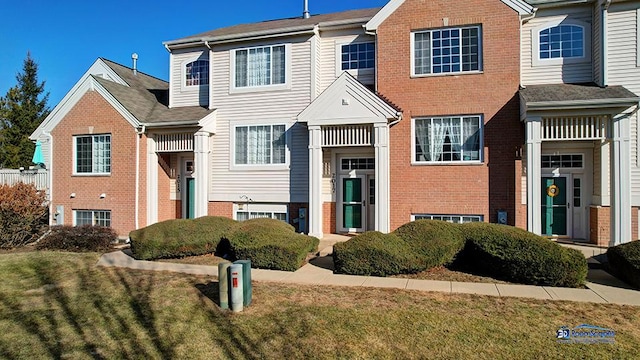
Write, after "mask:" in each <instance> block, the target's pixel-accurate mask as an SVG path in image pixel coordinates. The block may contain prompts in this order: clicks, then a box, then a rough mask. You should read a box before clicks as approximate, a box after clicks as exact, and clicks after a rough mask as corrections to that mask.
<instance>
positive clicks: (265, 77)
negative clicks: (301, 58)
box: [235, 45, 287, 88]
mask: <svg viewBox="0 0 640 360" xmlns="http://www.w3.org/2000/svg"><path fill="white" fill-rule="evenodd" d="M286 58H287V57H286V47H285V46H284V45H276V46H263V47H254V48H247V49H239V50H235V87H237V88H243V87H252V86H268V85H277V84H285V83H286Z"/></svg>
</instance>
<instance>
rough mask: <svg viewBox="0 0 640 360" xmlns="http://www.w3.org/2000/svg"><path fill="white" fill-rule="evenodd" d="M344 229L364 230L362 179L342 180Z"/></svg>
mask: <svg viewBox="0 0 640 360" xmlns="http://www.w3.org/2000/svg"><path fill="white" fill-rule="evenodd" d="M342 227H343V228H345V229H347V230H352V231H357V230H360V229H362V178H359V177H358V178H343V179H342Z"/></svg>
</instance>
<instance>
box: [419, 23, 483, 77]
mask: <svg viewBox="0 0 640 360" xmlns="http://www.w3.org/2000/svg"><path fill="white" fill-rule="evenodd" d="M481 34H482V31H481V28H480V26H467V27H456V28H445V29H434V30H427V31H419V32H414V33H412V34H411V37H412V38H411V41H412V44H413V54H412V65H413V74H414V75H428V74H449V73H464V72H476V71H480V70H482V40H481V39H482V36H481Z"/></svg>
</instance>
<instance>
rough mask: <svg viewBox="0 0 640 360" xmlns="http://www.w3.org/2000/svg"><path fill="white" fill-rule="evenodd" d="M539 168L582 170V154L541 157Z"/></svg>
mask: <svg viewBox="0 0 640 360" xmlns="http://www.w3.org/2000/svg"><path fill="white" fill-rule="evenodd" d="M540 160H541V167H542V168H543V169H555V168H582V166H583V163H584V161H583V156H582V154H562V155H542V156H541V158H540Z"/></svg>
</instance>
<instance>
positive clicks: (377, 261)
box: [333, 231, 421, 276]
mask: <svg viewBox="0 0 640 360" xmlns="http://www.w3.org/2000/svg"><path fill="white" fill-rule="evenodd" d="M333 261H334V265H335V269H336V272H337V273H341V274H348V275H374V276H388V275H396V274H410V273H415V272H418V271H420V266H421V265H420V264H421V262H420V261H419V259H418V256H416V255H415V254H414V251H413V249H412V248H411V247H410V246H408V245H407V243H406V242H405V241H404V240H402V239H401V238H400V237H398V236H397V235H395V234H383V233H381V232H378V231H368V232H366V233H364V234H361V235H358V236H356V237H354V238H352V239H350V240H349V241H345V242H342V243H337V244H335V245H334V246H333Z"/></svg>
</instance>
